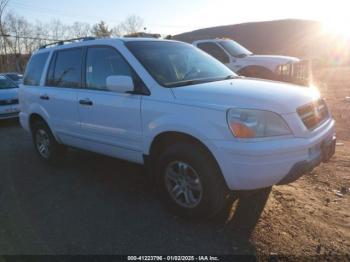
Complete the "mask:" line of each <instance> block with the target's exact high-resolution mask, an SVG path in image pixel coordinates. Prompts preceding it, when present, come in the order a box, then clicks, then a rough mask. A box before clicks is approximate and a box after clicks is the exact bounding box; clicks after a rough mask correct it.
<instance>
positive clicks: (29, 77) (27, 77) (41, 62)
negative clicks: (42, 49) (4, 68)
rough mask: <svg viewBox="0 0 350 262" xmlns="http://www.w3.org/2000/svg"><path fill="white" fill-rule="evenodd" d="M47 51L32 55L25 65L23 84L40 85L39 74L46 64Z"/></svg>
mask: <svg viewBox="0 0 350 262" xmlns="http://www.w3.org/2000/svg"><path fill="white" fill-rule="evenodd" d="M48 56H49V53H48V52H46V53H41V54H37V55H33V56H32V58H31V59H30V61H29V64H28V65H27V69H26V72H25V74H24V79H23V84H24V85H28V86H38V85H40V79H41V75H42V73H43V69H44V67H45V64H46V60H47V57H48Z"/></svg>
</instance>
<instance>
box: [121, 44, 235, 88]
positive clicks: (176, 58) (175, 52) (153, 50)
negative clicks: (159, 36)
mask: <svg viewBox="0 0 350 262" xmlns="http://www.w3.org/2000/svg"><path fill="white" fill-rule="evenodd" d="M126 46H127V47H128V49H129V50H130V51H131V52H132V53H133V55H134V56H135V57H136V58H137V59H138V60H139V61H140V63H141V64H142V65H143V66H144V67H145V69H146V70H147V71H148V72H149V73H150V74H151V76H152V77H153V78H154V79H155V80H156V81H157V82H158V83H159V84H160V85H162V86H165V87H177V86H184V85H191V84H197V83H205V82H212V81H220V80H223V79H226V78H228V77H235V76H236V75H235V74H234V73H233V72H232V71H231V70H229V69H228V68H227V67H226V66H225V65H223V64H221V63H220V62H219V61H217V60H216V59H214V58H212V57H211V56H209V55H207V54H205V53H204V52H202V51H201V50H199V49H198V48H195V47H194V46H192V45H189V44H185V43H179V42H165V41H164V42H162V41H135V42H133V41H131V42H128V43H127V44H126Z"/></svg>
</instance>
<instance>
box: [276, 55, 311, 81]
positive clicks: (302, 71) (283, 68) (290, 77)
mask: <svg viewBox="0 0 350 262" xmlns="http://www.w3.org/2000/svg"><path fill="white" fill-rule="evenodd" d="M310 68H311V65H310V62H309V61H307V60H303V61H300V62H297V63H290V64H285V65H280V66H279V67H278V69H277V75H278V80H280V81H285V82H291V83H295V84H299V85H308V84H309V82H310V79H311V78H310V77H311V73H310V72H311V69H310Z"/></svg>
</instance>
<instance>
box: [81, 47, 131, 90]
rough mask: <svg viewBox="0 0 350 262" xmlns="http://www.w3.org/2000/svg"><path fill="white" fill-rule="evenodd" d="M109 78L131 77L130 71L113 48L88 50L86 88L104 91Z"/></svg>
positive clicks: (92, 48)
mask: <svg viewBox="0 0 350 262" xmlns="http://www.w3.org/2000/svg"><path fill="white" fill-rule="evenodd" d="M109 76H130V77H132V70H131V68H130V66H129V65H128V64H127V62H126V61H125V60H124V58H123V57H122V56H121V55H120V54H119V53H118V52H117V51H116V50H114V49H113V48H111V47H91V48H89V49H88V51H87V56H86V88H90V89H100V90H106V89H107V86H106V80H107V77H109Z"/></svg>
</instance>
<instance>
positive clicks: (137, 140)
mask: <svg viewBox="0 0 350 262" xmlns="http://www.w3.org/2000/svg"><path fill="white" fill-rule="evenodd" d="M85 59H86V61H85V63H84V64H85V66H84V79H85V81H84V82H85V85H84V88H83V89H80V90H79V92H78V103H79V109H78V110H79V115H80V122H81V129H82V132H81V136H82V137H83V138H84V139H85V141H84V144H83V145H82V146H83V147H84V148H85V149H88V150H91V151H95V152H98V153H103V154H107V155H111V156H115V157H118V158H122V159H126V160H130V161H134V162H142V150H141V145H142V128H141V114H140V108H141V95H137V94H127V93H116V92H111V91H108V90H107V87H106V79H107V77H108V76H117V75H122V76H130V77H132V78H133V80H134V86H138V85H140V84H141V85H142V84H143V83H142V81H141V79H139V78H138V77H137V75H136V74H135V72H134V71H133V69H132V68H131V67H130V66H129V64H128V63H127V62H126V60H125V59H124V58H123V57H122V55H121V54H120V53H119V52H118V51H117V50H116V49H115V48H113V47H110V46H89V47H87V49H86V54H85Z"/></svg>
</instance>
